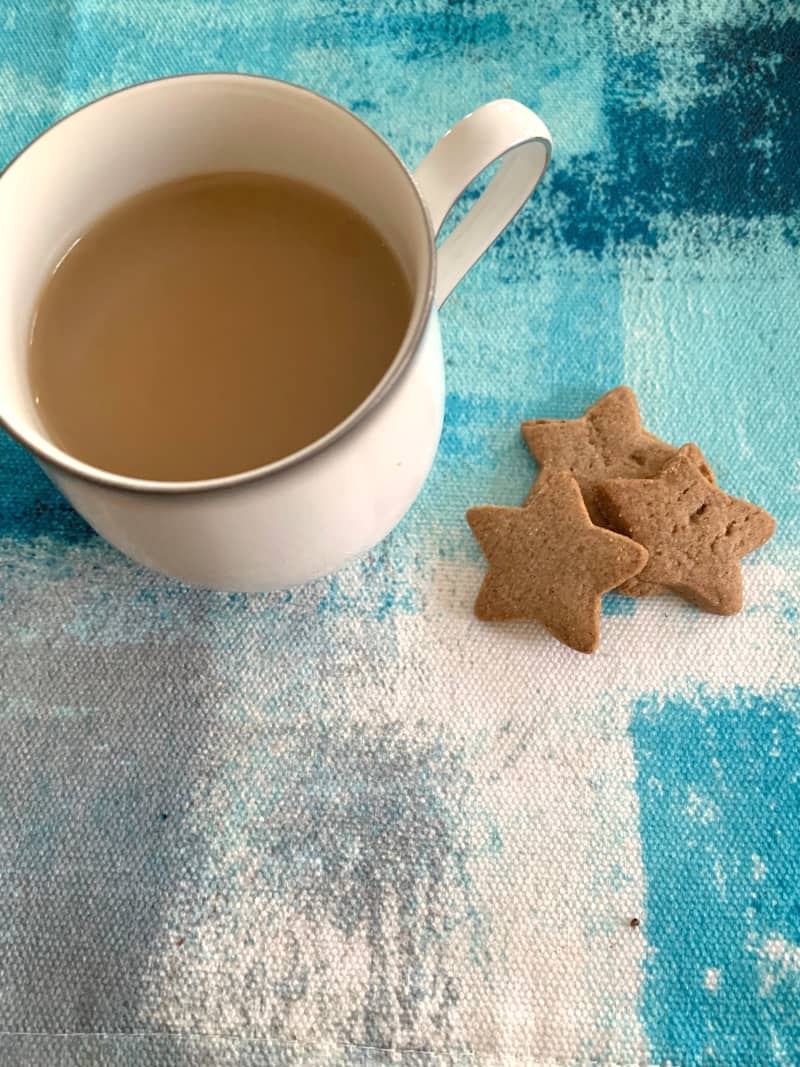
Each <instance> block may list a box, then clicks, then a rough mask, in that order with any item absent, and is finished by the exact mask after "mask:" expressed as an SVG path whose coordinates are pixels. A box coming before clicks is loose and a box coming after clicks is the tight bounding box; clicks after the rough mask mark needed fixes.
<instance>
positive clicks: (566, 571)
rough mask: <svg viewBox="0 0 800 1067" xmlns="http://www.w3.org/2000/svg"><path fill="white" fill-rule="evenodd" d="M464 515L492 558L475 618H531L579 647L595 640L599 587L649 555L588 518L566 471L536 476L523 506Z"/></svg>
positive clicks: (590, 648) (590, 647) (589, 648)
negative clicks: (534, 484) (595, 524)
mask: <svg viewBox="0 0 800 1067" xmlns="http://www.w3.org/2000/svg"><path fill="white" fill-rule="evenodd" d="M467 521H468V522H469V524H470V527H471V528H472V532H473V533H474V534H475V537H476V538H477V539H478V542H479V543H480V546H481V548H482V549H483V553H484V555H485V556H486V558H487V560H488V561H489V570H488V573H487V575H486V577H485V578H484V581H483V585H482V586H481V589H480V592H479V593H478V598H477V600H476V601H475V614H476V615H477V616H478V618H479V619H488V620H501V619H536V620H537V621H538V622H540V623H541V624H542V625H543V626H545V627H546V628H547V629H548V630H549V631H550V633H551V634H553V635H554V636H555V637H557V638H558V639H559V641H563V642H564V644H566V645H569V646H570V648H574V649H577V650H578V651H579V652H594V650H595V649H596V648H597V645H598V641H599V636H600V594H601V593H606V592H608V590H610V589H614V588H615V587H616V586H618V585H619V584H620V583H621V582H623V581H625V579H626V578H630V577H631V576H632V575H634V574H636V573H637V572H638V571H640V570H641V569H642V567H644V565H645V562H646V560H647V552H646V551H645V550H644V549H643V548H642V547H641V546H640V545H637V544H635V543H634V542H633V541H630V540H629V539H628V538H627V537H622V536H620V535H619V534H616V533H613V532H612V531H611V530H601V529H600V528H598V527H597V526H593V525H592V522H591V520H590V518H589V515H588V512H587V511H586V506H585V504H584V502H583V498H582V496H581V491H580V489H579V487H578V483H577V482H576V481H575V479H574V478H573V477H572V476H571V475H570V474H567V473H566V472H564V471H556V472H554V473H552V474H547V475H546V476H544V477H542V478H540V479H539V481H538V482H537V483H536V487H535V491H534V493H533V494H532V496H531V498H530V500H529V502H528V503H527V504H526V506H525V507H524V508H503V507H491V506H490V507H480V508H471V509H470V510H469V511H468V512H467Z"/></svg>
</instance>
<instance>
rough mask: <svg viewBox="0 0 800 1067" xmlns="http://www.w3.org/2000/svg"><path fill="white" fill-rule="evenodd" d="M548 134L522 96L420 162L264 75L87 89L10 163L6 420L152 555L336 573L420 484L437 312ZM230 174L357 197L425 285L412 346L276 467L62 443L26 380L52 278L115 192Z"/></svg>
mask: <svg viewBox="0 0 800 1067" xmlns="http://www.w3.org/2000/svg"><path fill="white" fill-rule="evenodd" d="M550 149H551V142H550V135H549V133H548V131H547V128H546V126H545V125H544V123H543V122H542V121H541V119H539V118H538V117H537V116H536V115H535V114H534V113H533V112H532V111H530V110H528V108H526V107H524V106H523V105H522V104H519V103H517V102H516V101H513V100H495V101H493V102H492V103H489V104H485V105H484V106H483V107H479V108H478V109H477V110H476V111H473V112H472V113H471V114H470V115H468V116H467V117H466V118H465V119H463V120H462V121H461V122H459V123H458V124H457V125H456V126H455V127H453V129H452V130H450V131H449V133H447V134H446V135H445V136H444V137H443V138H442V139H441V140H440V141H439V142H438V143H437V144H436V145H435V146H434V147H433V149H432V150H431V152H430V153H429V154H428V155H427V156H426V157H425V159H424V160H423V161H422V163H421V164H420V166H419V167H418V169H417V171H416V173H415V174H414V175H413V176H412V175H411V174H410V173H409V171H408V170H407V169H406V167H405V166H404V165H403V163H402V162H401V160H400V159H399V158H398V157H397V155H396V154H395V153H394V152H393V150H392V149H391V148H390V147H389V146H388V145H387V144H386V142H385V141H383V140H382V139H381V138H380V137H379V136H378V135H377V134H376V133H375V132H374V131H373V130H372V129H370V128H369V127H368V126H367V125H365V124H364V123H363V122H362V121H361V120H360V119H358V118H357V117H356V116H355V115H353V114H351V113H350V112H349V111H347V110H345V109H344V108H342V107H340V106H339V105H338V104H335V103H333V102H332V101H330V100H327V99H325V98H324V97H321V96H318V95H317V94H316V93H313V92H310V91H309V90H307V89H303V88H300V87H298V86H295V85H289V84H287V83H285V82H279V81H274V80H272V79H268V78H257V77H249V76H244V75H229V74H208V75H205V74H203V75H188V76H184V77H177V78H167V79H163V80H160V81H155V82H149V83H147V84H144V85H138V86H134V87H133V88H130V89H125V90H122V91H121V92H117V93H113V94H112V95H110V96H107V97H104V98H103V99H101V100H98V101H96V102H95V103H92V104H89V105H88V106H86V107H84V108H82V109H81V110H79V111H77V112H75V113H74V114H73V115H70V116H69V117H67V118H65V119H63V120H62V121H61V122H59V123H57V124H56V125H55V126H53V127H52V128H51V129H50V130H48V131H47V132H46V133H44V134H43V135H42V136H41V137H39V139H38V140H36V141H34V142H33V144H31V145H30V146H29V147H28V148H27V149H25V151H24V152H22V154H21V155H20V156H18V157H17V159H16V160H15V161H14V162H13V163H12V164H11V165H10V166H9V167H8V168H7V170H6V171H5V172H4V173H3V175H2V177H0V235H2V239H1V240H0V421H2V423H3V425H4V426H5V427H6V429H7V430H8V431H9V432H10V433H11V434H12V435H13V436H15V437H16V438H17V439H18V440H19V441H21V442H22V443H23V444H24V445H25V446H26V447H27V448H29V449H30V450H31V452H33V453H34V455H35V456H36V457H37V458H38V460H39V462H40V463H41V465H42V466H43V467H44V469H45V471H46V472H47V474H48V475H49V476H50V478H51V479H52V480H53V481H54V482H55V484H56V485H57V486H58V487H59V488H60V489H61V491H62V492H63V493H64V495H65V496H66V497H67V498H68V499H69V500H70V501H71V503H72V504H73V505H74V507H75V508H76V509H77V510H78V511H79V512H80V513H81V515H83V516H84V518H86V519H87V521H88V522H89V523H91V525H92V526H93V527H94V528H95V529H96V530H97V531H98V532H99V533H101V534H102V535H103V536H104V537H105V538H107V539H108V540H109V541H110V542H111V543H112V544H113V545H116V546H117V547H118V548H120V549H121V550H122V551H123V552H125V553H127V554H128V555H129V556H131V557H132V558H133V559H135V560H138V561H139V562H141V563H144V564H146V565H147V566H149V567H153V568H155V569H157V570H160V571H164V572H165V573H167V574H170V575H173V576H175V577H177V578H180V579H183V580H184V581H187V582H191V583H194V584H197V585H203V586H211V587H215V588H220V589H229V590H247V591H255V590H262V589H273V588H279V587H286V586H291V585H295V584H297V583H300V582H304V581H306V580H308V579H310V578H313V577H317V576H319V575H323V574H327V573H329V572H331V571H333V570H335V569H336V568H338V567H339V566H341V565H342V564H343V563H344V562H346V561H347V560H348V559H351V558H353V557H355V556H358V555H359V554H360V553H363V552H365V551H366V550H367V549H369V548H371V547H372V546H373V545H375V544H376V543H377V542H378V541H380V540H381V539H382V538H383V537H385V536H386V534H387V533H389V531H390V530H391V529H392V528H393V527H394V526H395V525H396V524H397V523H398V522H399V521H400V519H401V518H402V517H403V515H404V514H405V512H406V511H407V510H408V508H409V507H410V506H411V504H412V502H413V501H414V498H415V497H416V496H417V493H418V492H419V490H420V488H421V487H422V483H423V482H424V480H425V477H426V476H427V474H428V471H429V469H430V466H431V464H432V462H433V457H434V454H435V452H436V446H437V444H438V441H439V435H440V433H441V428H442V418H443V411H444V368H443V361H442V352H441V342H440V337H439V321H438V316H437V307H439V306H440V305H441V304H442V303H443V301H444V300H445V299H446V298H447V296H448V295H449V293H450V292H451V291H452V289H453V288H454V286H455V285H456V284H457V283H458V281H459V280H460V279H461V278H462V277H463V275H464V274H465V273H466V272H467V271H468V270H469V268H470V267H471V266H472V265H473V263H475V261H476V260H477V259H478V258H479V257H480V256H481V255H482V253H483V252H484V251H485V250H486V248H487V247H488V246H489V245H490V244H491V242H492V241H493V240H494V239H495V238H496V237H497V235H498V234H499V233H500V232H501V231H502V230H503V229H504V228H505V227H506V226H507V225H508V223H509V222H510V221H511V219H512V218H513V217H514V215H515V214H516V213H517V211H519V209H520V208H521V207H522V205H523V204H524V203H525V201H526V200H527V199H528V197H529V196H530V194H531V193H532V192H533V190H534V188H535V187H536V184H537V182H538V181H539V179H540V178H541V176H542V174H543V173H544V171H545V168H546V167H547V164H548V161H549V158H550ZM501 156H504V157H505V158H504V160H503V162H502V164H501V166H500V168H499V169H498V171H497V173H496V175H495V176H494V177H493V179H492V181H491V182H490V183H489V185H488V186H487V188H486V190H485V192H484V194H483V195H482V196H481V198H480V199H479V200H478V202H477V203H476V204H475V205H474V206H473V207H472V208H471V210H470V211H469V213H468V214H467V215H466V216H465V218H464V219H463V220H462V221H461V222H460V224H459V225H458V226H457V227H456V229H455V230H454V231H453V233H452V234H451V235H450V236H449V237H448V238H447V239H446V240H445V241H444V242H443V244H442V246H441V247H440V248H439V249H438V251H437V249H436V246H435V243H434V242H435V238H436V235H437V233H438V231H439V229H440V227H441V225H442V222H443V221H444V219H445V216H446V215H447V213H448V212H449V210H450V208H451V206H452V205H453V203H454V202H455V201H456V200H457V199H458V197H459V196H460V195H461V193H462V192H463V190H464V189H465V187H466V186H467V185H468V184H469V183H470V182H471V181H472V180H473V178H475V177H476V176H477V175H478V174H479V173H480V172H481V171H482V170H484V168H485V167H487V166H488V165H489V164H490V163H492V162H493V161H495V160H496V159H498V158H499V157H501ZM214 170H261V171H269V172H272V173H279V174H285V175H289V176H293V177H297V178H302V179H305V180H307V181H309V182H313V183H314V184H315V185H317V186H322V187H324V188H326V189H328V190H329V191H330V192H332V193H335V194H336V195H337V196H339V197H341V198H342V199H344V200H346V201H348V202H350V203H351V204H353V205H354V206H355V207H356V208H357V209H358V210H359V211H360V212H361V213H362V214H363V215H365V216H366V217H367V218H368V219H369V220H370V221H371V222H372V223H373V225H374V226H375V227H376V228H377V229H378V230H379V232H380V233H381V234H382V235H383V237H384V238H385V240H386V241H387V242H388V243H389V244H390V246H391V247H392V248H393V249H394V251H395V252H396V254H397V256H398V258H399V260H400V262H401V264H402V266H403V268H404V270H405V272H406V274H407V276H408V278H409V280H410V282H411V286H412V291H413V293H414V302H413V310H412V313H411V321H410V323H409V326H408V329H407V331H406V335H405V338H404V340H403V343H402V345H401V346H400V349H399V351H398V352H397V355H396V356H395V358H394V360H393V362H392V364H391V366H390V367H389V369H388V370H387V371H386V374H385V375H384V377H383V379H382V380H381V382H380V383H379V384H378V385H377V387H376V388H375V390H374V391H373V392H372V394H371V395H370V396H369V397H367V399H366V400H365V401H364V402H363V403H362V404H361V405H360V407H358V408H357V409H356V410H355V411H353V412H352V413H351V414H350V415H349V416H348V418H347V419H345V420H344V422H342V423H341V424H340V425H339V426H337V427H336V428H335V429H333V430H332V431H331V432H330V433H328V434H326V435H325V436H324V437H323V438H321V439H320V440H318V441H316V442H314V443H313V444H311V445H309V446H308V447H306V448H304V449H302V450H301V451H300V452H297V453H295V454H294V455H291V456H287V457H286V458H285V459H282V460H280V461H278V462H276V463H271V464H270V465H269V466H267V467H263V468H261V469H258V470H251V471H246V472H243V473H241V474H236V475H232V476H229V477H224V478H211V479H208V480H206V481H201V482H198V481H195V482H152V481H145V480H141V479H136V478H129V477H124V476H122V475H119V474H114V473H113V472H110V471H105V470H100V469H97V468H94V467H92V466H90V465H88V464H86V463H82V462H81V461H80V460H78V459H76V458H75V457H74V456H70V455H68V454H67V453H65V452H63V451H62V450H60V449H59V448H58V447H56V445H55V444H54V443H53V442H52V441H50V440H49V439H48V436H47V434H46V432H45V430H44V428H43V427H42V425H41V423H40V422H39V419H38V417H37V413H36V408H35V404H34V402H33V398H32V396H31V392H30V389H29V386H28V380H27V370H26V358H27V346H28V337H29V333H30V327H31V318H32V314H33V310H34V306H35V301H36V298H37V295H38V293H39V291H40V289H41V286H42V285H43V283H44V282H45V280H46V279H47V277H48V275H49V274H50V273H51V272H52V270H53V269H54V267H55V266H56V264H57V263H58V261H59V259H60V258H61V256H62V255H63V254H64V252H65V251H66V250H67V249H68V248H69V247H70V245H71V244H72V243H73V242H74V240H75V239H76V238H77V237H78V236H79V235H80V234H81V233H82V232H83V231H85V230H86V228H87V227H88V226H89V225H90V224H91V223H92V221H93V220H94V219H96V218H97V217H98V216H99V215H101V214H103V213H105V212H106V211H108V210H109V209H110V208H111V207H112V206H114V205H115V204H117V203H119V202H120V201H122V200H125V199H126V198H128V197H130V196H132V195H134V194H135V193H138V192H141V191H142V190H143V189H146V188H148V187H150V186H154V185H157V184H159V183H161V182H165V181H169V180H172V179H177V178H181V177H185V176H187V175H190V174H193V173H198V172H204V171H214ZM142 433H143V434H144V433H147V427H146V426H142Z"/></svg>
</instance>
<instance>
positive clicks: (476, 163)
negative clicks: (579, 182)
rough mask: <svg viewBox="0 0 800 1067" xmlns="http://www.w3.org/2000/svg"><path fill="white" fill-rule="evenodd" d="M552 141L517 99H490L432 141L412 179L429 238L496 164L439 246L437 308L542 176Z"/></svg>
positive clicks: (534, 117) (538, 121) (437, 231)
mask: <svg viewBox="0 0 800 1067" xmlns="http://www.w3.org/2000/svg"><path fill="white" fill-rule="evenodd" d="M552 147H553V142H552V140H551V138H550V132H549V130H548V129H547V127H546V126H545V124H544V123H543V122H542V120H541V119H540V118H539V116H538V115H536V114H535V113H534V112H533V111H531V110H530V109H529V108H527V107H525V105H524V104H520V103H518V101H516V100H492V101H491V102H490V103H488V104H483V106H482V107H479V108H476V109H475V111H472V112H470V114H469V115H467V116H466V117H465V118H463V119H462V120H461V121H460V122H458V123H456V125H455V126H453V128H452V129H451V130H448V131H447V133H446V134H445V135H444V137H442V138H441V140H439V141H437V142H436V144H435V145H434V146H433V148H432V149H431V150H430V152H428V154H427V156H425V158H424V159H423V160H422V162H421V163H420V165H419V166H418V167H417V169H416V171H415V172H414V179H415V180H416V183H417V185H418V186H419V190H420V192H421V193H422V198H423V200H424V201H425V203H426V204H427V206H428V211H429V212H430V216H431V222H432V223H433V232H434V236H436V235H438V233H439V230H440V229H441V228H442V223H443V222H444V220H445V219H446V218H447V216H448V214H449V212H450V209H451V208H452V206H453V204H454V203H455V202H456V200H458V198H459V197H460V196H461V194H462V193H463V192H464V190H465V189H466V187H467V186H468V185H469V183H470V182H471V181H473V180H474V179H475V178H477V176H478V175H479V174H480V173H481V171H482V170H485V169H486V167H488V166H489V165H490V164H491V163H494V162H495V160H497V159H500V158H501V157H505V158H503V162H502V163H501V164H500V167H499V169H498V171H497V173H496V174H495V176H494V177H493V178H492V180H491V181H490V182H489V184H488V186H487V187H486V189H485V190H484V191H483V193H482V194H481V196H480V199H479V200H478V202H477V204H476V205H475V206H474V207H473V208H471V209H470V210H469V212H468V213H467V214H466V215H465V217H464V218H463V219H462V220H461V222H459V224H458V226H456V228H455V229H454V230H453V232H452V233H451V234H450V235H449V237H447V238H446V239H445V240H444V241H443V242H442V244H441V245H440V247H439V252H438V257H437V259H438V262H437V281H436V295H435V300H436V306H437V307H441V306H442V304H443V303H444V302H445V300H446V299H447V298H448V296H449V295H450V294H451V293H452V291H453V290H454V289H455V287H456V286H457V285H458V283H459V282H460V281H461V279H462V278H463V277H464V275H465V274H466V273H467V271H468V270H469V269H470V268H471V267H472V266H474V264H475V263H476V262H477V261H478V260H479V259H480V257H481V256H482V255H483V253H484V252H485V251H486V249H487V248H488V247H489V245H490V244H492V242H493V241H495V240H496V239H497V238H498V237H499V236H500V234H501V233H502V232H503V230H504V229H505V228H506V226H508V224H509V223H510V222H511V220H512V219H513V218H514V216H515V215H516V214H517V212H518V211H519V210H520V208H522V206H523V205H524V204H525V201H526V200H527V199H528V197H529V196H530V195H531V193H532V192H533V191H534V189H535V188H536V186H537V185H538V184H539V180H540V178H541V177H542V175H543V174H544V172H545V170H547V164H548V163H549V162H550V153H551V151H552Z"/></svg>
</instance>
